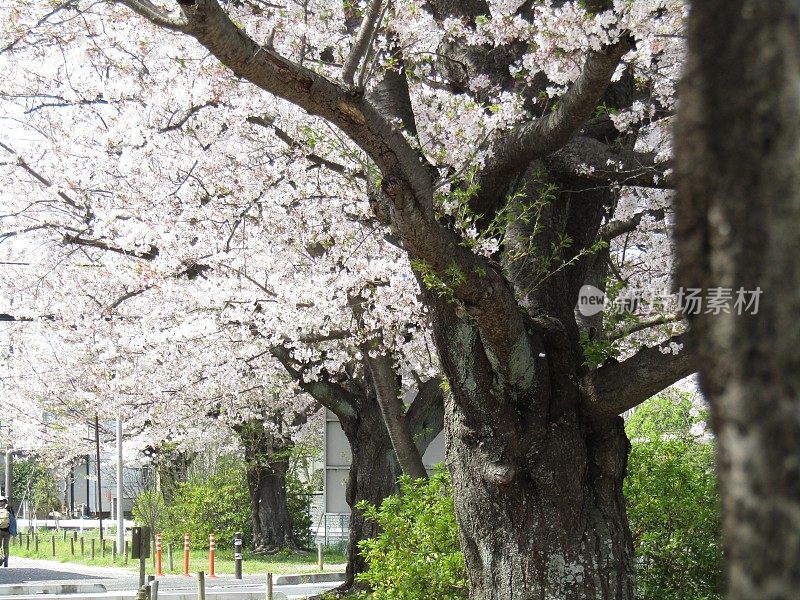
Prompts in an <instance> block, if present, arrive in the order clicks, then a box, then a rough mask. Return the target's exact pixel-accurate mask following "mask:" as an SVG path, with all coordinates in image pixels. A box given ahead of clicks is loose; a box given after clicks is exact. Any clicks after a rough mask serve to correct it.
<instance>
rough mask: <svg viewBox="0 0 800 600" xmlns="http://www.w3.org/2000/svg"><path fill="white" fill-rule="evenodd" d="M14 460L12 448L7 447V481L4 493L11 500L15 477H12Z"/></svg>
mask: <svg viewBox="0 0 800 600" xmlns="http://www.w3.org/2000/svg"><path fill="white" fill-rule="evenodd" d="M13 462H14V461H13V458H12V454H11V448H6V481H5V490H4V491H3V493H4V494H5V496H6V498H8V501H9V502H11V492H12V491H13V490H12V489H11V482H12V481H13V478H12V477H11V468H12V463H13Z"/></svg>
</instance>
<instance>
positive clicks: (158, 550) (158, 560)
mask: <svg viewBox="0 0 800 600" xmlns="http://www.w3.org/2000/svg"><path fill="white" fill-rule="evenodd" d="M163 574H164V572H163V571H162V570H161V534H160V533H157V534H156V575H158V576H159V577H161V576H162V575H163Z"/></svg>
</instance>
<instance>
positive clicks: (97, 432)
mask: <svg viewBox="0 0 800 600" xmlns="http://www.w3.org/2000/svg"><path fill="white" fill-rule="evenodd" d="M94 446H95V451H96V454H97V516H98V518H99V519H100V544H101V545H102V543H103V486H102V483H101V481H100V417H98V416H97V413H94Z"/></svg>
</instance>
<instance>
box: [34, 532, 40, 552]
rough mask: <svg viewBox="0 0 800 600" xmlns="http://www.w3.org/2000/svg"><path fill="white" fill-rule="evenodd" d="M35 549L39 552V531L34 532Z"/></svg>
mask: <svg viewBox="0 0 800 600" xmlns="http://www.w3.org/2000/svg"><path fill="white" fill-rule="evenodd" d="M33 551H34V552H36V553H37V554H38V553H39V534H38V533H34V534H33Z"/></svg>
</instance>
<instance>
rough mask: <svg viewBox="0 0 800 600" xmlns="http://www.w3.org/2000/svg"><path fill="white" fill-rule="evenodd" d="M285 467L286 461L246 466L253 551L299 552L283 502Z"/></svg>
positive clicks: (286, 466) (284, 496)
mask: <svg viewBox="0 0 800 600" xmlns="http://www.w3.org/2000/svg"><path fill="white" fill-rule="evenodd" d="M288 468H289V461H288V460H287V459H281V460H270V461H268V462H267V463H262V462H260V461H254V462H252V463H250V464H248V467H247V486H248V489H249V492H250V502H251V515H252V520H253V548H254V550H255V551H256V552H274V551H277V550H280V549H283V548H289V549H292V550H297V549H298V545H297V543H296V540H295V538H294V535H293V533H292V518H291V515H290V514H289V509H288V505H287V503H286V472H287V470H288Z"/></svg>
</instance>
